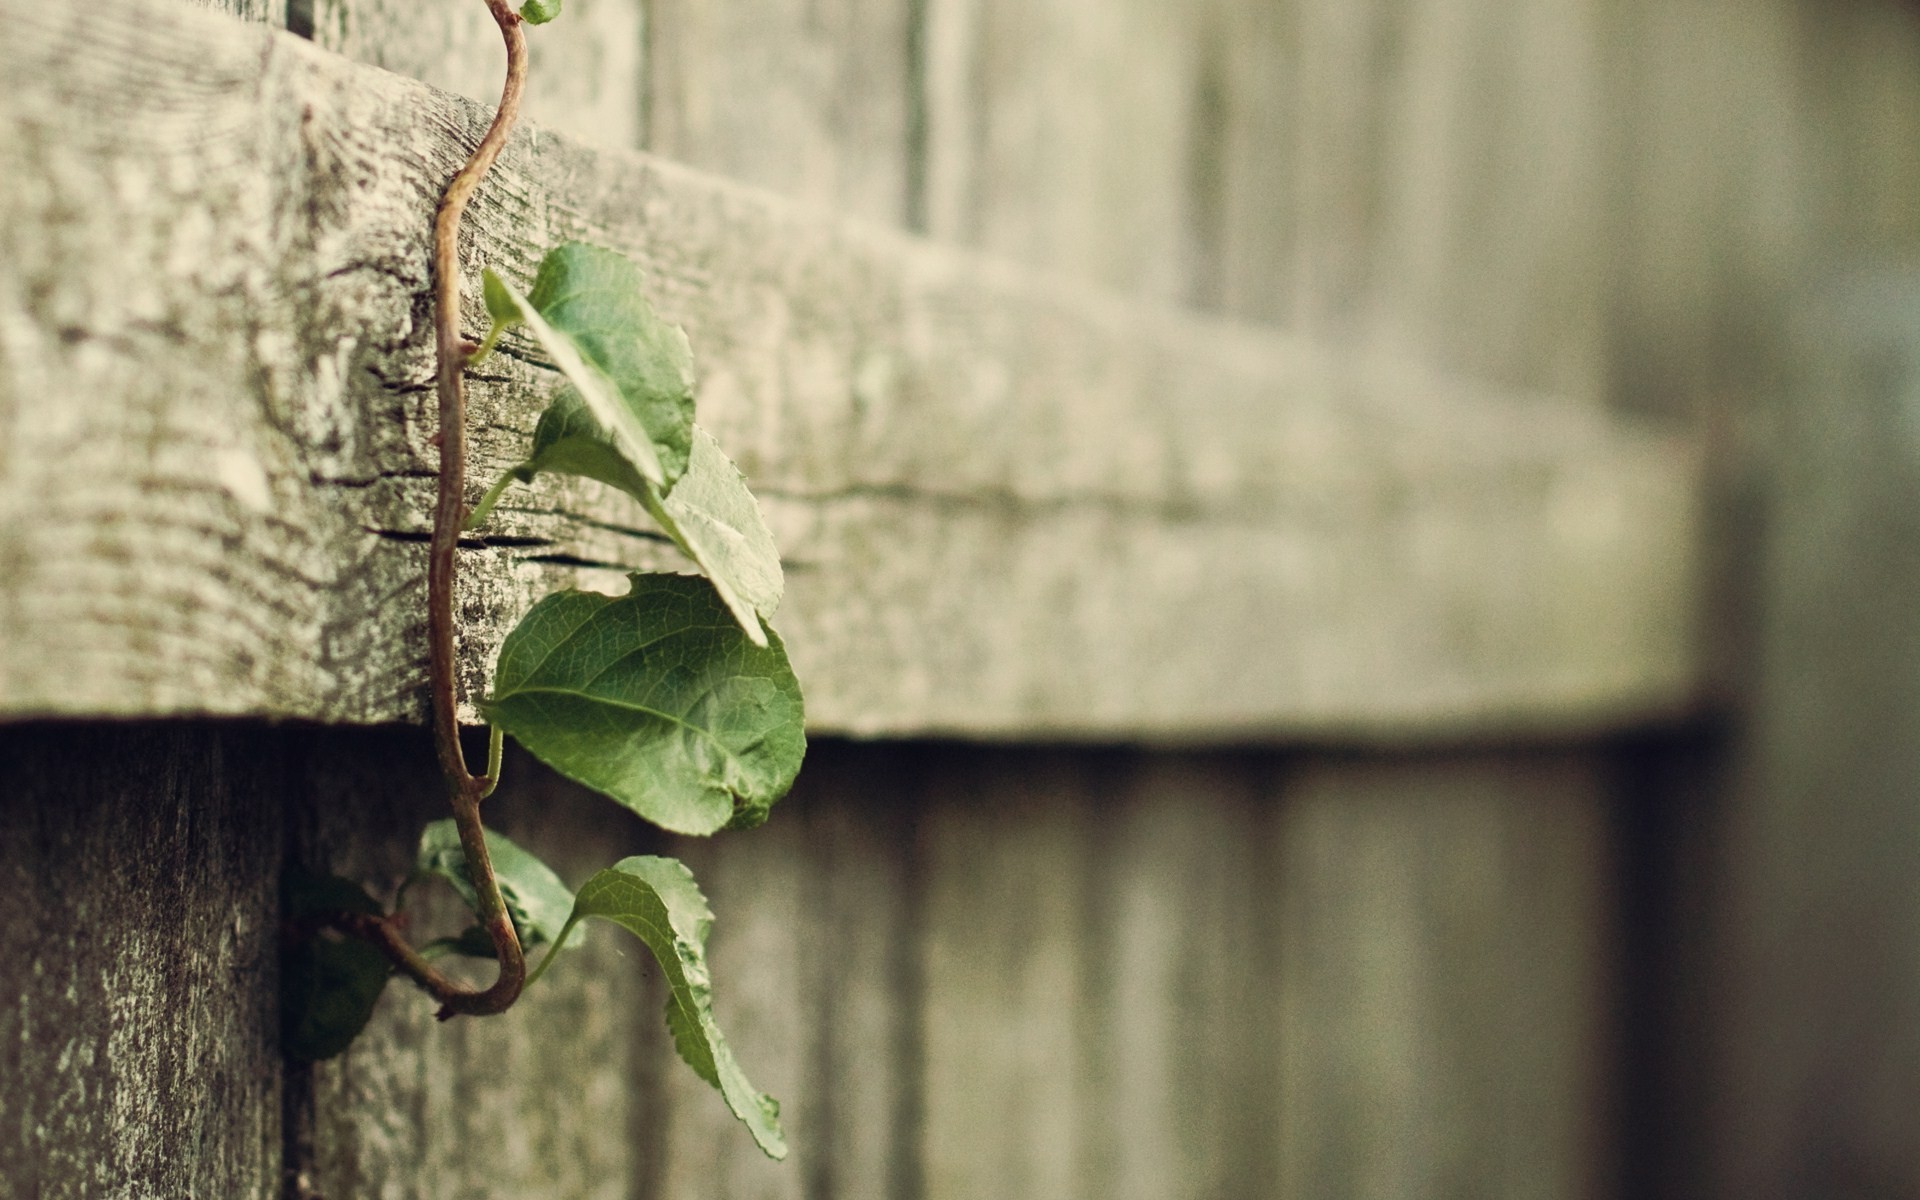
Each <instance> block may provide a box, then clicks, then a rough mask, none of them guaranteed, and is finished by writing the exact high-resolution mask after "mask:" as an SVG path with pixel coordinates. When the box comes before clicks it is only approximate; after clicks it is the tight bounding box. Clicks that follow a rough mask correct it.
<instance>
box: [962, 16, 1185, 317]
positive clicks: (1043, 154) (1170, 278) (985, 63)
mask: <svg viewBox="0 0 1920 1200" xmlns="http://www.w3.org/2000/svg"><path fill="white" fill-rule="evenodd" d="M925 12H926V33H925V39H926V74H925V80H926V83H925V97H926V98H925V104H926V110H927V141H926V153H927V158H926V172H927V229H928V231H929V232H930V233H931V234H932V235H933V236H934V237H936V238H940V239H942V240H946V241H951V242H955V243H958V244H961V245H968V246H975V247H979V248H981V249H984V250H987V251H989V252H991V253H994V254H999V255H1004V256H1006V257H1009V258H1012V259H1015V260H1017V261H1020V262H1023V263H1027V264H1030V265H1034V266H1040V267H1044V268H1048V269H1051V270H1056V271H1061V272H1064V273H1066V274H1069V275H1073V276H1076V277H1078V278H1081V279H1086V280H1091V281H1093V282H1096V283H1099V284H1102V285H1105V286H1107V287H1112V288H1117V289H1120V290H1122V291H1127V292H1130V293H1133V294H1136V295H1143V296H1150V297H1153V298H1155V299H1159V300H1165V301H1176V300H1181V299H1184V298H1185V297H1186V296H1187V294H1188V293H1189V292H1190V291H1191V290H1192V284H1191V281H1190V279H1189V274H1190V268H1191V261H1192V244H1191V237H1192V220H1191V214H1190V206H1191V204H1192V202H1193V197H1191V196H1190V195H1189V194H1188V186H1189V184H1188V181H1189V172H1188V166H1189V164H1190V162H1191V160H1192V158H1193V156H1194V154H1195V147H1194V145H1193V139H1194V137H1195V135H1196V130H1195V121H1194V115H1195V114H1194V109H1195V105H1196V103H1197V102H1198V101H1199V99H1200V97H1199V96H1198V95H1197V89H1198V86H1199V83H1200V80H1201V73H1200V71H1199V70H1198V69H1197V59H1198V57H1199V46H1200V43H1201V39H1202V38H1203V36H1204V34H1205V32H1206V30H1205V26H1204V24H1203V23H1202V22H1200V21H1196V20H1195V19H1194V17H1195V15H1196V10H1195V7H1194V6H1189V5H1170V4H1164V3H1160V2H1159V0H1123V2H1107V3H1094V2H1081V0H1038V2H1033V3H1017V2H1011V0H926V5H925Z"/></svg>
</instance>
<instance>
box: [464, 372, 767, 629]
mask: <svg viewBox="0 0 1920 1200" xmlns="http://www.w3.org/2000/svg"><path fill="white" fill-rule="evenodd" d="M542 473H546V474H561V475H581V476H584V477H586V478H588V479H595V480H598V481H600V482H601V483H604V484H607V485H609V486H611V487H616V488H619V489H620V490H621V491H623V492H626V493H627V494H628V495H630V496H632V497H633V498H634V499H636V500H638V501H640V502H641V503H642V504H644V505H646V507H647V511H648V512H650V513H652V514H653V519H654V520H655V521H657V522H659V524H660V528H661V529H662V530H664V531H665V532H666V533H667V535H668V536H669V537H671V538H672V539H673V540H674V543H675V544H676V545H678V546H679V547H680V549H681V552H682V553H684V554H685V555H686V556H687V557H688V558H690V559H692V560H693V561H694V563H695V564H697V565H698V566H699V567H700V569H701V570H702V571H704V572H705V573H706V576H707V578H708V579H711V580H712V581H713V588H714V591H716V592H718V593H719V595H720V599H721V602H722V603H724V604H725V605H726V606H727V610H728V611H729V612H731V613H732V614H733V616H734V619H735V620H736V621H738V622H739V623H740V628H741V629H743V630H745V631H746V634H747V636H748V637H749V638H751V639H752V640H753V642H754V644H755V645H757V646H764V645H766V644H767V635H766V632H765V630H764V629H763V628H762V621H763V620H772V619H773V614H774V610H775V609H777V608H779V607H780V596H781V593H782V591H784V590H785V581H784V579H783V578H782V576H781V572H780V550H779V548H778V547H777V546H775V545H774V543H773V533H772V531H771V530H769V529H768V528H767V522H766V518H765V517H763V516H762V515H761V513H760V505H759V502H758V501H756V500H755V499H754V498H753V493H752V492H750V491H748V490H747V482H746V480H745V479H744V478H742V477H741V475H740V469H739V468H738V467H736V466H734V465H733V461H732V460H731V459H729V458H728V457H727V456H726V452H725V451H723V450H721V449H720V443H719V442H716V441H714V440H713V435H712V434H710V433H708V432H707V431H706V430H704V429H702V428H700V427H699V426H698V425H696V426H694V427H693V442H692V446H691V447H690V449H689V453H688V456H687V470H686V474H684V475H682V476H681V477H680V482H678V483H676V484H674V485H673V490H672V491H669V492H665V493H664V494H663V493H662V491H661V490H660V489H659V488H657V487H655V486H654V485H653V484H651V483H649V482H647V480H646V479H644V478H642V477H641V475H640V473H639V472H638V471H636V470H635V469H634V467H633V465H632V463H630V462H629V461H628V460H627V458H626V456H625V455H623V454H621V453H620V451H619V450H618V448H616V447H615V446H614V445H613V443H612V441H611V439H610V438H609V437H608V434H607V431H606V427H605V426H603V425H601V424H600V423H599V422H598V421H596V420H594V418H593V414H592V413H590V412H588V411H587V407H586V403H585V402H584V401H583V400H581V399H580V396H579V393H577V392H575V391H573V390H572V389H569V390H567V391H566V392H563V393H562V394H561V395H559V396H558V397H556V398H555V399H554V402H553V403H552V404H550V405H548V406H547V411H546V412H545V413H543V414H541V417H540V424H539V425H537V426H535V427H534V431H533V449H532V451H531V453H529V454H528V456H527V461H525V462H523V463H521V464H520V465H519V466H517V467H513V468H511V469H510V470H509V471H508V472H507V474H506V476H505V477H503V478H502V480H501V482H500V483H497V484H495V485H494V486H493V487H492V488H489V489H488V490H487V495H486V498H485V499H484V500H482V501H481V503H480V505H479V507H477V508H475V509H474V510H473V514H472V515H471V516H470V517H468V518H467V528H469V529H471V528H474V527H476V526H478V525H479V524H480V523H481V522H482V521H484V520H486V518H487V515H488V514H489V513H490V512H491V511H492V509H493V504H494V501H496V500H498V499H499V497H500V494H501V492H502V491H503V490H504V484H505V483H506V482H507V480H508V479H518V480H519V481H520V482H522V483H532V482H533V480H534V477H535V476H536V475H539V474H542Z"/></svg>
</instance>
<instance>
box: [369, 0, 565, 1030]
mask: <svg viewBox="0 0 1920 1200" xmlns="http://www.w3.org/2000/svg"><path fill="white" fill-rule="evenodd" d="M487 8H488V9H489V10H490V11H491V12H492V13H493V19H494V21H495V22H496V23H498V24H499V26H500V33H501V36H502V37H504V38H505V39H506V43H507V82H506V86H505V87H504V88H503V89H502V91H501V94H500V108H499V111H497V112H496V113H494V116H493V125H492V127H490V128H489V129H488V130H487V135H486V137H484V138H482V139H481V141H480V146H479V148H478V149H477V150H475V151H474V152H473V157H472V158H469V159H468V160H467V163H466V165H465V166H463V167H461V168H460V171H459V173H458V174H457V175H455V176H454V177H453V182H452V183H450V184H448V185H447V190H446V193H445V194H444V195H443V196H442V197H441V198H440V210H439V212H438V213H437V214H435V216H434V223H433V273H434V335H435V336H434V348H435V351H436V355H437V363H438V381H439V395H440V431H439V440H440V492H439V499H438V503H437V504H436V505H435V506H434V511H433V541H432V544H431V546H430V547H429V551H428V555H429V557H428V560H427V637H428V647H429V656H430V658H429V665H428V671H429V675H430V679H431V686H432V692H433V740H434V748H435V751H436V752H437V753H438V755H439V758H440V770H441V773H442V774H443V775H445V777H446V781H447V793H448V799H449V800H450V801H451V803H452V805H453V819H454V823H455V825H456V826H458V828H459V830H460V845H461V847H462V849H464V850H465V851H466V855H467V874H468V876H469V877H470V878H471V879H472V880H473V888H474V891H475V892H476V893H477V894H478V897H479V901H480V905H479V907H480V912H479V916H480V923H481V925H482V926H483V927H485V929H486V930H487V933H488V935H489V936H490V937H492V939H493V948H494V954H495V957H496V958H497V959H498V960H499V965H500V973H499V975H498V977H496V978H495V980H494V982H493V985H492V986H491V987H489V988H487V989H485V990H484V991H473V990H471V989H469V988H466V987H463V986H462V985H460V984H458V983H455V982H454V981H453V980H451V979H448V978H447V977H446V976H445V975H442V974H441V973H440V972H439V971H437V970H435V969H434V968H433V966H432V965H431V964H429V963H428V962H427V961H426V960H425V959H424V958H422V957H421V956H420V953H419V951H417V950H415V949H414V948H413V946H412V945H410V944H409V943H408V942H407V940H406V938H405V937H403V936H402V935H401V933H400V931H399V929H398V928H397V926H396V925H395V924H394V923H393V922H392V921H391V920H390V919H387V918H381V917H372V916H365V915H359V916H350V917H342V918H339V919H336V920H335V921H334V924H335V926H336V927H337V928H339V929H341V930H342V931H343V932H347V933H351V934H353V935H355V936H357V937H361V938H365V939H366V940H367V941H369V942H371V943H372V944H373V945H375V946H378V947H379V948H380V949H381V950H382V951H383V952H384V953H385V954H386V956H387V957H388V958H389V959H391V960H392V962H393V964H394V966H395V967H396V968H398V969H399V970H400V971H401V972H403V973H404V974H406V975H407V976H408V977H409V978H411V979H412V980H413V981H414V982H416V983H418V984H419V985H420V986H421V987H423V988H425V989H426V990H427V991H428V992H430V993H432V995H433V996H434V998H435V999H437V1000H439V1001H440V1013H439V1015H440V1017H441V1019H442V1020H444V1019H446V1018H447V1017H451V1016H457V1015H460V1014H468V1015H481V1014H487V1013H497V1012H503V1011H505V1010H506V1009H507V1008H508V1007H510V1006H511V1005H512V1004H513V1002H514V1001H515V1000H516V999H518V998H519V996H520V989H521V988H522V987H523V986H524V985H525V983H526V978H527V963H526V956H525V954H524V953H523V952H522V950H521V947H520V938H519V935H518V934H517V933H516V932H515V931H514V928H513V919H512V918H511V917H510V916H509V915H508V914H507V906H506V901H505V900H504V899H503V898H502V897H501V895H500V883H499V881H498V880H497V879H496V878H495V877H494V873H493V862H492V859H491V858H490V856H489V855H488V854H487V839H486V833H485V831H484V829H483V828H482V826H481V823H480V801H481V799H482V798H483V797H484V796H486V794H487V793H488V792H490V791H492V790H493V783H494V780H493V779H492V778H491V777H490V775H489V776H478V777H476V776H474V775H473V774H471V773H469V772H468V770H467V759H466V755H465V753H464V752H463V751H462V750H461V748H460V720H459V709H458V707H457V704H458V696H457V694H456V691H455V684H456V681H455V673H456V672H455V667H456V662H457V660H456V658H455V642H454V633H455V631H454V610H453V584H454V573H455V572H454V568H455V564H456V559H457V557H458V552H459V545H460V527H461V525H462V524H463V522H464V520H465V518H466V484H467V429H466V427H467V412H466V409H467V405H466V394H465V388H464V385H463V379H462V373H463V372H464V371H465V370H466V366H467V360H468V358H469V357H470V356H471V355H472V353H473V347H472V345H470V344H469V343H468V342H467V341H466V340H465V339H464V338H462V337H461V336H460V257H459V241H460V218H461V217H462V215H464V214H465V212H466V208H467V201H469V200H470V199H472V198H473V192H474V189H475V188H477V187H478V186H479V185H480V181H481V179H483V178H484V177H485V176H486V174H487V172H488V171H489V170H490V169H492V167H493V164H494V160H495V159H497V158H499V157H500V151H501V149H502V148H504V147H505V146H506V144H507V136H508V135H509V134H510V133H512V131H513V126H514V122H515V121H517V120H518V119H519V116H520V97H521V93H522V92H523V91H524V90H525V88H526V82H527V37H526V31H525V30H524V29H523V28H522V27H521V21H520V17H519V14H517V13H515V12H514V11H513V10H512V9H511V8H509V7H508V6H507V4H506V0H487ZM497 770H498V767H497V766H495V765H492V764H489V771H490V772H494V771H497Z"/></svg>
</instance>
